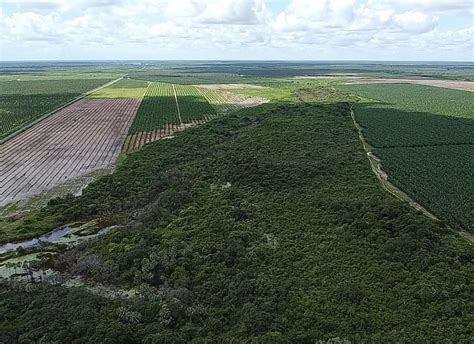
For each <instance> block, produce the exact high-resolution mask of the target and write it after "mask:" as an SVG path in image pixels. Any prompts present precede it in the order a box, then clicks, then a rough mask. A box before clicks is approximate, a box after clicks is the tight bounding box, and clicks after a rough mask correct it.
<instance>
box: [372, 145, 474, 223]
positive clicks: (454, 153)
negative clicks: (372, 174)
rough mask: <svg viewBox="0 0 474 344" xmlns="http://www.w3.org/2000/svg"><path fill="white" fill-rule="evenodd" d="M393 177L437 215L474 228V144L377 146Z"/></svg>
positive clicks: (392, 178)
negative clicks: (384, 147)
mask: <svg viewBox="0 0 474 344" xmlns="http://www.w3.org/2000/svg"><path fill="white" fill-rule="evenodd" d="M376 154H377V155H378V156H379V157H380V158H382V165H383V168H384V170H385V171H388V175H389V180H390V181H392V182H393V183H394V184H395V185H397V186H398V187H400V188H401V189H403V190H404V191H406V192H407V193H408V194H409V195H410V196H411V197H412V198H414V199H415V200H416V201H418V202H419V203H421V204H423V205H424V206H425V207H427V208H428V209H429V210H431V211H432V212H434V213H435V215H437V216H439V217H441V218H444V219H447V220H448V221H449V222H452V223H456V224H459V225H461V226H462V227H464V228H470V229H473V228H474V213H473V209H474V197H473V196H472V192H473V190H474V178H473V176H472V171H474V159H473V157H474V146H473V145H458V146H438V147H413V148H388V149H377V150H376Z"/></svg>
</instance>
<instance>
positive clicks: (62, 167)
mask: <svg viewBox="0 0 474 344" xmlns="http://www.w3.org/2000/svg"><path fill="white" fill-rule="evenodd" d="M140 102H141V98H118V99H108V98H103V99H92V98H84V99H81V100H79V101H77V102H75V103H74V104H72V105H70V106H68V107H66V108H64V109H62V110H60V111H58V112H57V113H55V114H53V115H51V116H50V117H48V118H46V119H45V120H43V121H41V122H40V123H38V124H36V125H35V126H33V127H32V128H30V129H28V130H27V131H25V132H23V133H21V134H19V135H17V136H16V137H14V138H13V139H11V140H9V141H7V142H6V143H4V144H2V145H1V146H0V156H1V157H2V173H1V179H0V206H1V205H5V204H7V203H9V202H13V201H16V200H20V199H24V198H28V197H30V196H32V195H35V194H38V193H40V192H42V191H45V190H48V189H51V188H52V187H55V186H58V185H61V184H63V183H64V182H66V181H68V180H70V179H73V178H76V177H79V176H81V175H85V174H87V173H90V172H92V171H94V170H97V169H101V168H107V167H110V166H111V165H112V164H113V163H114V162H115V160H116V158H117V156H118V155H119V153H120V151H121V148H122V145H123V142H124V140H125V136H126V133H127V131H128V128H129V127H130V124H131V123H132V120H133V118H134V116H135V113H136V111H137V110H138V107H139V105H140Z"/></svg>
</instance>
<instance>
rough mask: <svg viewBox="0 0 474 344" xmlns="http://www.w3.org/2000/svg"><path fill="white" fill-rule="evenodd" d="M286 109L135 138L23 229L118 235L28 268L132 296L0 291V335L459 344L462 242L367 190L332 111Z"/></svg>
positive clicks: (301, 105) (467, 303)
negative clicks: (94, 225) (134, 148)
mask: <svg viewBox="0 0 474 344" xmlns="http://www.w3.org/2000/svg"><path fill="white" fill-rule="evenodd" d="M302 94H304V92H302ZM336 98H337V97H332V99H336ZM300 99H303V100H305V101H304V102H302V101H294V102H292V103H286V104H279V103H272V104H267V105H263V106H260V107H258V108H256V109H248V110H243V111H240V112H239V113H236V114H233V115H228V116H225V117H222V118H219V119H215V120H213V121H211V122H210V123H208V124H205V125H202V126H200V127H195V128H191V129H188V130H186V131H185V132H182V133H179V134H177V135H176V137H175V138H173V139H171V140H161V141H158V142H154V143H151V144H148V145H146V146H145V147H144V148H143V149H142V150H141V151H139V152H136V153H134V154H132V155H130V156H128V157H127V158H126V159H124V160H123V161H122V162H121V164H120V165H119V166H118V168H117V170H116V171H115V173H113V174H112V175H109V176H106V177H103V178H101V179H99V180H98V181H97V182H95V183H93V184H91V185H90V186H89V187H88V188H86V189H85V190H84V192H83V195H82V196H80V197H77V198H74V197H72V196H71V197H67V198H63V199H57V200H53V201H51V202H50V203H49V205H48V206H47V207H46V208H44V209H43V210H41V211H40V212H39V213H37V214H35V215H34V216H32V217H30V218H29V219H27V220H25V221H24V222H23V223H22V225H21V228H18V230H22V231H24V232H29V233H34V232H35V231H36V232H40V231H44V230H45V228H46V227H50V228H56V227H57V226H60V225H62V224H65V223H70V222H74V221H87V220H91V219H100V224H101V225H102V226H109V225H118V227H116V228H115V229H113V230H111V232H110V233H109V234H107V235H106V236H104V237H103V238H101V239H100V240H97V241H95V242H93V243H91V244H90V245H80V246H78V247H76V248H74V249H71V250H65V251H64V252H61V253H60V254H59V255H58V256H57V257H55V258H54V259H50V258H45V259H44V261H43V262H42V265H43V266H44V267H49V268H54V269H55V270H58V271H61V272H62V274H63V275H64V276H71V275H74V276H77V275H80V276H82V277H83V279H84V280H85V281H87V283H88V284H89V285H92V286H94V285H95V286H98V285H101V286H114V287H115V288H120V289H123V290H133V291H134V294H133V295H132V296H129V297H116V298H112V297H110V296H107V295H104V294H100V293H93V292H91V291H90V290H89V291H88V290H87V289H85V288H76V287H68V288H66V287H65V286H61V285H60V284H58V285H56V286H53V285H49V284H28V285H27V284H21V283H20V284H17V283H8V284H3V285H1V286H0V342H5V343H10V342H22V343H30V342H31V343H33V342H61V343H72V342H77V343H83V342H88V343H98V342H100V343H112V342H113V343H188V342H193V343H215V342H232V343H237V342H253V343H257V342H258V343H347V342H387V343H391V342H433V343H443V342H459V343H462V342H465V343H468V342H470V341H472V339H473V337H472V333H474V325H473V324H474V316H473V314H474V309H473V303H472V295H473V293H474V284H473V281H474V269H473V265H472V264H473V256H474V255H473V250H472V245H471V244H469V243H468V242H467V241H465V240H464V239H462V238H461V237H460V236H459V235H458V234H456V233H454V232H453V231H452V230H451V229H450V228H448V227H447V226H446V225H445V224H443V223H442V222H437V221H433V220H430V219H428V218H425V217H424V216H423V215H422V214H421V213H418V212H416V211H415V210H413V209H412V208H410V207H409V206H408V205H406V204H404V203H402V202H400V201H398V200H397V199H395V198H394V197H392V196H391V195H390V194H388V193H387V192H386V191H385V190H384V189H383V188H382V186H381V185H380V184H379V182H378V180H377V178H376V177H375V175H374V174H373V173H372V171H371V168H370V165H369V162H368V159H367V157H366V154H365V152H364V150H363V147H362V145H361V143H360V141H359V138H358V134H357V131H356V129H355V127H354V125H353V123H352V120H351V117H350V108H349V104H347V103H345V102H339V101H337V102H336V101H333V102H330V101H327V99H325V102H324V103H322V102H321V103H319V102H312V101H309V100H308V99H307V98H305V97H301V98H300Z"/></svg>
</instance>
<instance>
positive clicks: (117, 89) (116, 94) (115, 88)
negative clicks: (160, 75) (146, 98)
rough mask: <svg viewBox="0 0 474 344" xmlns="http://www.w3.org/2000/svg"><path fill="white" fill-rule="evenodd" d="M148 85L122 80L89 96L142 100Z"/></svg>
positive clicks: (131, 80) (136, 81)
mask: <svg viewBox="0 0 474 344" xmlns="http://www.w3.org/2000/svg"><path fill="white" fill-rule="evenodd" d="M147 87H148V83H147V82H146V81H141V80H133V79H128V78H125V79H121V80H119V81H117V82H116V83H113V84H112V85H110V86H108V87H105V88H102V89H100V90H98V91H96V92H94V93H92V94H90V95H89V98H142V97H143V95H144V94H145V91H146V90H147Z"/></svg>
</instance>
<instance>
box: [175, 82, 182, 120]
mask: <svg viewBox="0 0 474 344" xmlns="http://www.w3.org/2000/svg"><path fill="white" fill-rule="evenodd" d="M172 86H173V92H174V100H176V110H177V111H178V119H179V125H180V126H182V125H183V121H182V120H181V112H180V111H179V103H178V95H177V94H176V88H175V87H174V84H172Z"/></svg>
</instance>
